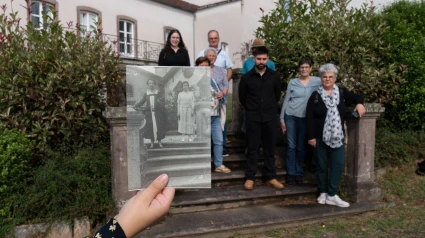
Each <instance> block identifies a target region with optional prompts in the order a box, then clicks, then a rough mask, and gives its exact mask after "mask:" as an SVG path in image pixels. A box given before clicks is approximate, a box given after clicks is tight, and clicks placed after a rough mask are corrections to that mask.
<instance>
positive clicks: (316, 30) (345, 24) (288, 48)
mask: <svg viewBox="0 0 425 238" xmlns="http://www.w3.org/2000/svg"><path fill="white" fill-rule="evenodd" d="M348 3H349V1H348V0H320V1H319V0H306V1H298V0H288V1H278V2H277V3H276V8H275V9H274V10H272V11H271V12H270V14H268V15H266V16H264V17H263V18H262V19H261V20H260V22H261V23H262V24H263V25H262V26H261V27H259V28H258V29H257V32H256V35H257V37H260V38H263V39H265V41H266V45H267V47H268V48H269V50H270V55H271V58H272V60H273V61H274V62H276V67H277V68H278V70H279V72H280V73H281V76H282V78H283V80H284V81H288V80H289V79H290V78H293V77H295V76H296V74H297V64H298V61H299V60H300V58H302V57H303V56H306V55H309V56H311V57H312V58H313V59H314V61H315V63H316V64H315V65H314V67H317V66H319V65H322V64H324V63H334V64H335V65H337V66H338V70H339V75H338V79H339V81H340V83H341V84H342V85H343V86H344V87H346V88H348V89H350V90H353V91H354V92H356V93H359V94H361V95H364V96H365V99H366V101H367V102H382V103H391V102H393V101H394V100H395V98H396V97H397V96H398V90H399V88H400V86H401V85H402V84H403V83H404V80H403V79H402V78H401V77H400V75H399V74H398V70H399V71H403V70H404V69H403V68H402V67H398V66H397V65H395V64H384V63H386V62H384V61H383V59H382V54H383V52H387V51H388V50H389V49H388V47H386V46H385V45H384V44H383V42H382V41H381V40H379V39H380V37H381V36H382V35H383V34H384V33H385V32H386V30H387V26H386V25H385V24H384V23H383V22H382V21H379V20H377V18H376V17H375V13H374V10H375V8H374V7H371V6H367V5H366V4H364V5H363V6H362V7H361V8H360V9H347V5H348Z"/></svg>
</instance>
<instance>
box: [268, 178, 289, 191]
mask: <svg viewBox="0 0 425 238" xmlns="http://www.w3.org/2000/svg"><path fill="white" fill-rule="evenodd" d="M266 184H267V186H269V187H273V188H275V189H283V188H284V187H285V186H283V184H281V183H280V182H279V181H277V180H276V179H272V180H270V181H267V183H266Z"/></svg>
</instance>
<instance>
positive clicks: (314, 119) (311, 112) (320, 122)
mask: <svg viewBox="0 0 425 238" xmlns="http://www.w3.org/2000/svg"><path fill="white" fill-rule="evenodd" d="M339 97H340V98H339V104H338V111H339V116H340V117H341V126H342V128H344V121H345V112H346V108H345V106H346V105H357V104H363V102H364V100H363V97H362V96H359V95H356V94H354V93H352V92H350V91H348V90H347V89H342V93H341V92H340V93H339ZM327 111H328V109H327V108H326V105H325V103H324V102H323V100H322V97H321V96H320V94H319V93H318V92H317V91H314V92H313V93H312V94H311V96H310V98H309V99H308V102H307V113H306V116H305V119H306V124H307V139H308V140H312V139H316V138H322V137H323V127H324V126H325V119H326V113H327ZM343 131H344V130H343Z"/></svg>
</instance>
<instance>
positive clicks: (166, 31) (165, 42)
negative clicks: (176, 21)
mask: <svg viewBox="0 0 425 238" xmlns="http://www.w3.org/2000/svg"><path fill="white" fill-rule="evenodd" d="M173 29H176V28H174V27H171V26H164V45H166V44H167V37H168V33H170V31H171V30H173Z"/></svg>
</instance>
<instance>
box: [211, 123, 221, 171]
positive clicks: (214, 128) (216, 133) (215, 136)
mask: <svg viewBox="0 0 425 238" xmlns="http://www.w3.org/2000/svg"><path fill="white" fill-rule="evenodd" d="M211 138H212V142H213V144H214V165H215V167H216V168H217V167H220V166H221V165H222V164H223V131H222V130H221V121H220V116H211Z"/></svg>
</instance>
